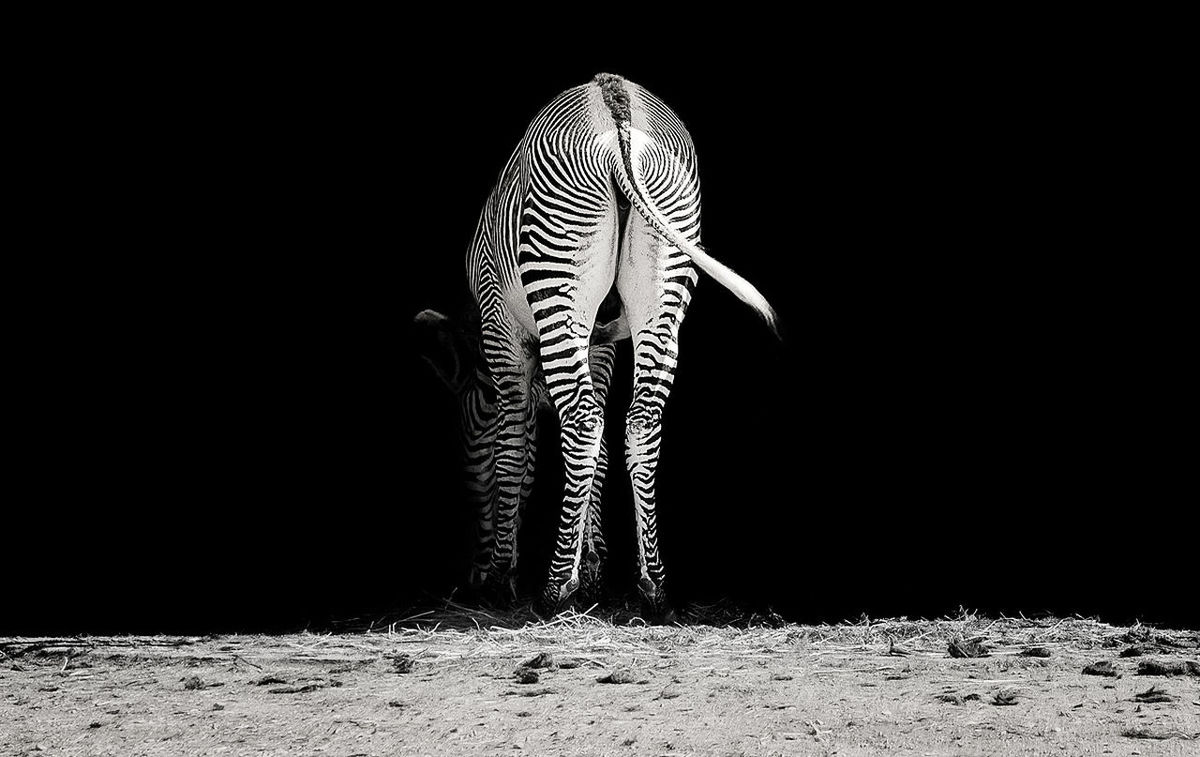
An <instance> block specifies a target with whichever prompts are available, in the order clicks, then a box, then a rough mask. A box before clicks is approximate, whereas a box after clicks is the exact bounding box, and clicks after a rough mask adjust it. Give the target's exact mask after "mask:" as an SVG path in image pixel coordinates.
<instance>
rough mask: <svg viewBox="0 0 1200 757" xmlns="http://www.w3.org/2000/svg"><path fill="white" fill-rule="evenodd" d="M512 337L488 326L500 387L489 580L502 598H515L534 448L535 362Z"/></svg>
mask: <svg viewBox="0 0 1200 757" xmlns="http://www.w3.org/2000/svg"><path fill="white" fill-rule="evenodd" d="M511 342H512V340H511V339H497V338H495V337H490V336H489V334H488V330H487V329H485V330H484V354H485V356H486V357H487V360H488V368H489V370H490V372H491V375H492V381H493V384H494V386H495V390H496V407H497V425H496V441H495V445H494V449H495V461H496V506H495V539H494V542H495V543H494V548H493V551H492V562H491V566H490V568H489V570H488V576H487V583H488V584H490V585H491V587H492V588H493V589H494V590H495V592H496V593H497V594H498V595H499V596H498V597H497V598H498V599H499V600H500V601H502V602H505V601H511V600H512V599H515V598H516V574H515V572H514V570H515V568H516V560H517V526H518V525H519V513H520V509H521V495H522V492H523V490H524V488H525V483H526V479H527V477H528V476H529V475H530V473H529V470H528V468H529V465H530V462H531V457H530V456H531V452H532V448H531V445H530V443H529V439H528V433H527V432H528V426H529V417H530V414H531V413H532V412H533V408H532V407H531V403H530V382H531V380H532V377H533V365H534V364H533V361H532V359H530V357H529V356H527V355H526V354H525V350H524V349H523V348H522V347H521V346H520V345H514V344H512V343H511Z"/></svg>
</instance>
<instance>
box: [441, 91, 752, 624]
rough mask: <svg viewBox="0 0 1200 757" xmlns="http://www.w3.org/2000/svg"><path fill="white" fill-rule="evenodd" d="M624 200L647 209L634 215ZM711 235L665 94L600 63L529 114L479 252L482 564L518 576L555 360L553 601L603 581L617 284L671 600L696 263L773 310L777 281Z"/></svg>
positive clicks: (641, 497) (476, 410) (484, 570)
mask: <svg viewBox="0 0 1200 757" xmlns="http://www.w3.org/2000/svg"><path fill="white" fill-rule="evenodd" d="M625 203H629V205H631V206H632V210H631V211H629V212H628V216H627V217H626V218H625V219H624V223H622V222H621V219H622V208H623V206H624V205H625ZM699 244H700V186H699V180H698V176H697V172H696V157H695V150H694V149H693V146H692V141H691V137H690V136H689V135H688V132H687V130H686V129H685V128H684V126H683V124H682V123H681V122H680V121H679V119H678V118H677V117H676V116H675V114H674V113H672V112H671V110H670V109H669V108H668V107H667V106H666V105H664V104H663V103H662V102H661V101H659V100H658V99H657V98H655V97H654V96H653V95H651V94H650V93H648V92H646V91H645V90H644V89H642V88H641V87H639V86H637V85H635V84H633V83H631V82H627V81H625V80H623V79H621V78H620V77H616V76H610V75H605V74H601V75H599V76H597V77H596V78H595V79H594V80H593V81H591V82H589V83H588V84H585V85H583V86H580V87H575V88H573V89H570V90H568V91H566V92H564V93H562V94H561V95H559V96H558V97H557V98H555V99H554V100H553V101H552V102H551V103H550V104H549V105H547V106H546V107H545V108H544V109H543V110H542V112H541V113H539V114H538V116H537V117H536V118H535V119H534V120H533V122H532V123H531V124H530V126H529V128H528V130H527V131H526V133H525V136H524V138H523V139H522V140H521V142H520V144H518V145H517V148H516V150H515V151H514V152H513V154H512V157H511V158H510V159H509V161H508V164H507V165H506V166H505V168H504V170H503V172H502V173H501V176H500V179H499V181H498V183H497V184H496V186H495V187H494V188H493V190H492V193H491V196H490V197H489V199H488V202H487V204H486V206H485V207H484V210H483V213H482V216H481V218H480V222H479V225H478V227H477V229H476V233H475V236H474V239H473V241H472V245H471V248H470V251H469V253H468V255H467V277H468V282H469V284H470V287H471V291H472V293H473V294H474V296H475V300H476V302H477V304H478V306H479V311H480V333H479V336H480V341H479V346H480V352H481V357H482V362H483V364H484V365H485V366H486V376H487V378H488V379H489V380H490V390H491V392H485V391H484V390H480V392H479V393H480V394H481V396H482V395H483V394H488V396H487V397H486V398H483V399H480V400H477V401H474V402H475V404H474V405H473V407H472V409H470V410H464V412H465V413H466V415H465V416H464V419H463V420H464V429H466V430H467V435H468V436H469V437H470V438H469V439H468V441H467V445H468V449H469V450H470V452H469V456H470V462H469V466H470V470H471V472H472V475H473V477H474V482H475V483H474V484H473V487H474V488H473V491H474V492H476V493H477V501H478V502H479V503H480V512H481V523H485V524H486V525H487V526H488V528H487V529H483V530H482V531H481V533H483V532H486V541H487V547H488V551H489V552H490V555H489V556H488V558H489V559H488V565H487V566H486V567H484V566H483V565H482V564H480V563H477V565H476V571H477V574H478V577H480V578H483V577H486V578H487V580H489V581H496V580H498V581H504V580H505V579H508V578H510V577H511V572H512V570H513V568H514V566H515V564H516V559H517V550H516V529H517V524H518V522H519V516H520V510H521V502H522V500H523V499H524V498H525V497H526V496H527V495H528V490H529V486H530V485H531V483H532V471H533V457H534V447H535V433H536V431H535V428H534V424H533V422H532V418H533V412H534V409H535V407H536V401H535V398H534V395H535V393H536V392H535V381H534V376H535V371H537V370H538V369H539V368H540V375H541V376H542V377H543V380H544V388H545V392H546V395H547V396H548V399H549V402H550V404H551V405H552V406H553V407H554V409H555V411H556V413H557V415H558V418H559V421H560V426H561V430H562V434H561V436H562V438H561V444H562V453H563V460H564V462H565V466H566V487H565V492H564V496H563V508H562V515H561V521H560V526H559V533H558V538H557V541H556V546H555V554H554V558H553V560H552V562H551V566H550V575H549V577H548V580H547V582H546V586H545V590H544V592H543V593H542V595H541V598H540V601H539V605H540V609H541V610H542V611H553V610H554V609H555V608H558V607H560V606H561V605H562V604H563V603H564V602H565V601H567V600H568V599H569V598H570V597H571V596H572V594H573V593H574V592H575V591H576V590H577V589H578V588H579V587H580V585H581V584H592V583H593V582H595V581H597V580H598V579H597V577H598V576H599V571H600V568H601V566H602V565H603V558H604V552H605V548H604V542H603V536H602V532H601V529H600V528H599V494H598V492H599V487H600V485H602V483H603V479H604V475H605V469H606V464H607V454H606V449H605V447H604V442H603V427H604V414H603V406H604V401H605V398H606V395H607V390H608V384H609V381H610V380H611V374H612V363H611V359H612V347H611V346H610V345H602V346H600V347H596V346H593V345H592V344H591V341H592V337H593V329H594V328H595V325H596V314H597V310H598V308H599V307H600V304H601V302H602V301H603V300H604V299H605V297H606V295H608V294H609V292H610V291H611V290H613V289H614V287H615V291H616V293H617V295H618V296H619V298H620V303H621V307H622V312H623V315H622V317H623V319H624V321H625V322H626V323H627V326H628V333H629V334H631V336H632V340H633V350H634V377H633V380H634V385H633V386H634V388H633V400H632V403H631V405H630V407H629V410H628V415H627V423H626V434H625V444H626V454H625V462H626V468H627V469H628V471H629V474H630V476H631V479H632V482H633V491H634V498H635V504H636V508H637V518H636V523H637V532H638V554H639V557H638V568H639V579H640V580H639V587H640V589H641V591H642V594H643V596H644V598H645V599H646V600H647V602H648V603H649V605H650V607H651V609H652V610H654V611H657V612H662V611H664V610H665V609H666V604H665V594H664V593H663V584H664V574H663V566H662V559H661V556H660V554H659V547H658V534H657V527H656V523H655V475H656V468H657V464H658V455H659V447H660V444H661V432H662V414H663V408H664V405H665V403H666V400H667V397H668V395H669V394H670V390H671V386H672V384H673V382H674V377H675V368H676V360H677V356H678V339H679V328H680V325H681V323H682V321H683V316H684V313H685V311H686V309H687V305H688V303H689V301H690V299H691V296H692V291H693V288H694V286H695V283H696V279H697V275H698V274H697V268H699V269H701V270H704V271H705V272H706V273H708V274H710V275H711V276H713V277H714V278H716V279H717V280H718V281H719V282H720V283H721V284H723V285H724V286H725V287H727V288H729V289H730V290H731V291H733V292H734V294H736V295H737V296H738V297H740V298H741V299H743V300H744V301H746V302H747V303H749V304H750V305H751V306H752V307H754V308H755V309H756V310H757V311H758V312H759V313H760V315H762V316H763V318H764V319H765V320H766V321H767V322H768V323H769V324H770V325H771V326H772V327H774V323H775V314H774V311H772V310H771V307H770V305H769V304H767V302H766V300H765V299H764V298H763V297H762V295H761V294H759V293H758V291H757V290H756V289H755V288H754V287H753V286H751V285H750V284H749V283H748V282H746V281H745V280H744V279H742V278H741V277H740V276H738V275H737V274H736V273H734V272H733V271H731V270H730V269H728V268H726V267H725V266H724V265H722V264H721V263H719V262H717V261H716V260H714V259H713V258H712V257H711V256H709V255H708V254H707V253H706V252H705V251H704V250H703V249H701V248H700V246H699ZM488 403H491V404H488ZM588 588H590V587H588Z"/></svg>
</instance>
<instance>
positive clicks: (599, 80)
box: [592, 74, 630, 123]
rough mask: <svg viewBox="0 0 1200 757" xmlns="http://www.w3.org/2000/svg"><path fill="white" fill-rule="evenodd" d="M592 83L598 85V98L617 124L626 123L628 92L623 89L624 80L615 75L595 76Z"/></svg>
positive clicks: (627, 117) (628, 110)
mask: <svg viewBox="0 0 1200 757" xmlns="http://www.w3.org/2000/svg"><path fill="white" fill-rule="evenodd" d="M592 81H594V82H596V84H598V85H600V96H601V97H603V98H604V104H605V105H606V106H607V107H608V111H609V112H610V113H612V117H613V120H614V121H616V122H617V123H621V122H625V123H628V122H629V120H630V108H629V92H628V91H626V89H625V80H624V79H622V78H621V77H620V76H617V75H616V74H596V75H595V76H594V77H593V78H592Z"/></svg>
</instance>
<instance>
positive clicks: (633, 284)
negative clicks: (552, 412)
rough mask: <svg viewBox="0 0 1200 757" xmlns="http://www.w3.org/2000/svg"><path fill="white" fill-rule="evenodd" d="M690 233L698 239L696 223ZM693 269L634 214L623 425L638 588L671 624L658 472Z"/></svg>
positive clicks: (626, 283)
mask: <svg viewBox="0 0 1200 757" xmlns="http://www.w3.org/2000/svg"><path fill="white" fill-rule="evenodd" d="M692 234H694V235H696V236H697V237H698V235H699V227H698V226H695V227H693V230H692ZM696 278H697V273H696V268H695V266H694V265H693V264H692V263H691V262H690V259H689V258H687V257H686V256H685V255H684V254H683V253H681V252H679V250H677V249H676V248H675V247H673V246H671V245H669V244H666V243H665V242H664V241H663V240H662V239H661V238H659V237H658V235H657V234H656V233H654V232H653V231H652V230H650V229H648V228H647V226H646V224H645V222H644V221H642V220H641V219H640V218H638V217H631V218H630V221H629V225H628V227H627V229H626V236H625V240H624V243H623V245H622V251H621V263H620V267H619V269H618V273H617V290H618V292H620V295H621V302H622V305H623V306H624V308H625V314H626V317H627V318H628V321H629V327H630V330H631V331H632V335H633V366H634V375H633V400H632V402H631V403H630V405H629V411H628V414H627V415H626V422H625V466H626V468H627V469H628V471H629V479H630V484H631V488H632V489H633V499H634V506H635V514H634V519H635V520H634V522H635V525H636V529H637V541H638V590H639V591H640V592H641V595H642V599H643V602H644V604H645V608H644V609H645V612H646V615H647V619H648V620H652V621H657V622H670V621H671V620H672V619H673V613H672V612H671V609H670V606H669V605H668V603H667V595H666V588H665V582H666V577H665V573H664V570H663V563H662V556H661V555H660V554H659V545H658V517H657V512H656V506H657V505H656V488H657V487H656V477H657V473H658V457H659V449H660V446H661V444H662V416H663V409H664V407H665V405H666V401H667V397H668V396H669V395H670V393H671V387H672V385H673V383H674V381H675V368H676V361H677V359H678V356H679V328H680V325H681V324H682V322H683V316H684V313H685V311H686V310H687V306H688V303H689V302H690V301H691V295H692V289H693V287H695V284H696Z"/></svg>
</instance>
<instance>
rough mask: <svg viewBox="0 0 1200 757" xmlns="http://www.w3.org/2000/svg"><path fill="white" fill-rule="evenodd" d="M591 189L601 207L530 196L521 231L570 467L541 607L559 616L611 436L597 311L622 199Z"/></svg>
mask: <svg viewBox="0 0 1200 757" xmlns="http://www.w3.org/2000/svg"><path fill="white" fill-rule="evenodd" d="M587 190H588V191H590V192H592V193H593V194H592V195H591V196H589V197H588V199H589V200H591V201H593V202H595V203H596V205H594V206H592V205H580V206H579V207H576V208H572V209H571V210H570V211H567V210H563V209H556V208H555V207H553V206H552V205H551V203H545V206H544V207H539V203H538V198H537V196H536V195H531V197H530V198H529V210H528V211H527V213H528V216H527V219H528V222H527V224H526V225H525V226H523V227H522V232H521V255H520V267H521V280H522V283H523V285H524V286H525V291H526V294H527V296H528V299H529V303H530V305H531V307H532V310H533V317H534V320H535V322H536V323H537V329H538V339H539V347H540V357H541V367H542V372H543V374H544V375H545V377H546V390H547V393H548V394H549V395H550V400H551V402H552V403H553V404H554V408H555V410H557V411H558V419H559V424H560V428H561V444H562V456H563V463H564V466H565V469H566V470H565V474H566V475H565V478H566V485H565V487H564V493H563V507H562V515H561V520H560V522H559V531H558V538H557V540H556V542H555V550H554V557H553V559H552V560H551V562H550V574H549V577H548V579H547V581H546V585H545V588H544V590H543V592H542V595H541V597H540V599H539V601H538V604H537V610H538V611H539V612H541V613H543V614H552V613H554V612H557V611H558V610H559V609H560V608H561V607H563V606H564V605H565V604H566V601H567V599H568V598H569V597H570V596H571V595H572V594H573V593H574V592H575V590H576V589H578V588H579V584H580V562H581V560H582V557H583V551H584V531H585V526H586V525H587V524H588V523H589V522H590V518H591V515H590V512H589V511H590V505H591V501H592V486H593V482H594V479H595V474H596V467H597V463H598V461H599V457H600V445H601V439H602V437H603V435H604V412H603V408H602V407H601V405H600V402H599V401H598V400H597V397H596V392H595V387H594V385H593V383H592V376H591V368H590V361H589V357H588V355H589V347H590V341H591V335H592V328H593V326H594V324H595V322H596V312H597V310H598V309H599V307H600V302H601V300H603V299H604V296H605V294H606V293H607V292H608V290H609V289H610V288H611V286H612V281H613V276H614V274H615V268H616V254H615V253H616V233H615V229H616V227H617V223H616V202H615V199H614V198H613V197H612V194H611V188H610V186H609V185H608V184H607V183H598V184H597V185H596V186H592V187H588V188H587ZM581 191H582V190H581ZM600 193H603V194H600ZM543 219H552V223H551V222H547V221H546V220H543Z"/></svg>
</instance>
